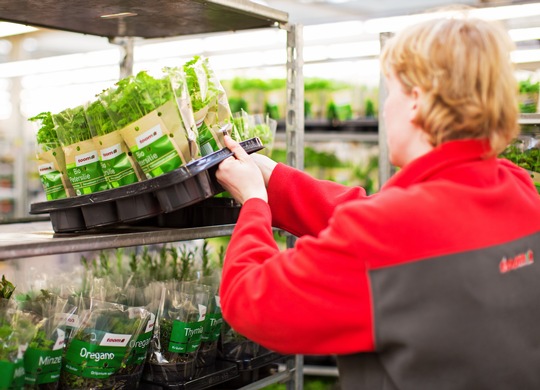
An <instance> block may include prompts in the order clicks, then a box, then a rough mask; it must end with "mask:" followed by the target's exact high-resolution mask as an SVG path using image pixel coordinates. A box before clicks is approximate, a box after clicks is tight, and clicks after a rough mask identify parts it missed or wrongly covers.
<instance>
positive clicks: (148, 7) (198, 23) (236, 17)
mask: <svg viewBox="0 0 540 390" xmlns="http://www.w3.org/2000/svg"><path fill="white" fill-rule="evenodd" d="M106 15H109V17H104V16H106ZM0 20H5V21H8V22H14V23H21V24H27V25H32V26H36V27H44V28H51V29H56V30H64V31H72V32H77V33H83V34H90V35H97V36H103V37H142V38H164V37H174V36H179V35H192V34H203V33H211V32H224V31H236V30H246V29H256V28H265V27H271V26H275V25H276V24H284V23H287V22H288V14H287V13H285V12H282V11H278V10H275V9H273V8H269V7H266V6H263V5H261V4H258V3H254V2H251V1H246V0H175V1H170V0H154V1H139V2H134V1H130V0H93V1H88V0H17V1H13V0H0Z"/></svg>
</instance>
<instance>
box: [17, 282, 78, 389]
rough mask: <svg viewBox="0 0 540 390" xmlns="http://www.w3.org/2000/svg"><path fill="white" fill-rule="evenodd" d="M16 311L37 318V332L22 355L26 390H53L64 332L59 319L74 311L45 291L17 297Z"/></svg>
mask: <svg viewBox="0 0 540 390" xmlns="http://www.w3.org/2000/svg"><path fill="white" fill-rule="evenodd" d="M17 301H18V302H19V308H20V309H21V310H23V311H24V312H27V313H32V314H33V315H35V316H36V318H39V319H40V321H39V323H38V324H37V333H36V335H35V336H34V338H33V339H32V341H31V342H30V344H29V345H28V348H27V350H26V352H25V354H24V367H25V372H26V374H25V384H26V388H28V389H41V390H45V389H51V390H52V389H56V388H57V387H58V381H59V378H60V370H61V368H62V354H63V352H64V346H65V340H66V331H65V328H62V326H63V325H64V324H63V323H62V322H63V318H65V316H66V315H68V316H69V315H71V314H73V313H74V312H75V310H76V307H75V306H73V305H70V304H68V300H67V299H64V298H61V297H59V296H58V295H56V294H54V293H52V292H50V291H48V290H43V289H42V290H40V291H39V292H34V291H30V292H27V293H26V294H21V295H20V296H17Z"/></svg>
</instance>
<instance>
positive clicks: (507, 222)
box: [217, 18, 540, 390]
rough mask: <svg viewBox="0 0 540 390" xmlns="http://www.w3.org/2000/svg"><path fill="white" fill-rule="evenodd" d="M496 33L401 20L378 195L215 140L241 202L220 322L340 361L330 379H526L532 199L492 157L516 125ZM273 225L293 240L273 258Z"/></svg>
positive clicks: (428, 382) (539, 269)
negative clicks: (404, 24) (226, 153)
mask: <svg viewBox="0 0 540 390" xmlns="http://www.w3.org/2000/svg"><path fill="white" fill-rule="evenodd" d="M511 49H512V45H511V42H510V40H509V38H508V35H507V34H506V32H505V31H504V29H502V28H501V27H500V26H498V25H496V24H493V23H491V22H487V21H482V20H476V19H468V18H455V19H437V20H431V21H428V22H424V23H422V24H419V25H416V26H412V27H409V28H408V29H406V30H403V31H402V32H400V33H398V34H396V35H395V36H394V37H393V38H392V39H390V40H389V41H388V42H387V43H386V45H385V47H384V48H383V51H382V54H381V64H382V69H383V71H384V75H385V79H386V88H387V99H386V101H385V104H384V112H383V115H384V119H385V123H386V128H387V143H388V147H389V153H390V161H391V162H392V164H394V165H396V166H398V167H400V168H401V169H400V170H399V172H398V173H397V174H396V175H394V176H393V177H392V178H391V179H390V180H389V181H388V182H387V183H386V184H385V185H384V186H383V188H382V189H381V190H380V191H379V192H378V193H376V194H374V195H372V196H366V193H365V191H364V190H363V189H361V188H348V187H345V186H342V185H339V184H336V183H331V182H325V181H319V180H315V179H313V178H311V177H310V176H308V175H307V174H305V173H303V172H300V171H298V170H295V169H293V168H291V167H287V166H285V165H283V164H276V163H275V162H273V161H272V160H270V159H267V158H264V157H263V156H260V155H252V156H248V155H247V154H246V153H245V152H244V150H243V149H242V148H241V147H240V146H239V145H238V144H237V143H236V142H234V141H232V140H231V139H230V138H228V137H227V141H226V142H227V143H226V145H227V147H228V148H229V149H231V150H232V151H233V152H234V157H230V158H228V159H226V160H224V161H223V162H222V163H221V164H220V167H219V169H218V171H217V178H218V180H219V182H220V183H221V184H222V185H223V187H224V188H225V189H226V190H228V191H229V192H230V193H231V194H232V195H233V196H234V197H235V198H236V199H237V200H238V201H239V202H241V203H242V204H243V207H242V210H241V213H240V216H239V219H238V223H237V226H236V228H235V230H234V232H233V235H232V238H231V241H230V244H229V247H228V249H227V254H226V258H225V263H224V267H223V280H222V285H221V289H220V294H221V304H222V310H223V314H224V318H225V320H226V321H227V322H228V323H229V324H231V326H232V327H233V328H235V329H236V330H237V331H238V332H239V333H241V334H243V335H245V336H246V337H248V338H250V339H252V340H254V341H256V342H258V343H260V344H262V345H264V346H266V347H268V348H270V349H272V350H275V351H279V352H282V353H299V354H336V355H338V357H337V359H338V368H339V372H340V381H341V386H342V389H344V390H345V389H412V390H419V389H429V390H432V389H437V390H442V389H452V390H456V389H465V390H471V389H474V390H481V389H489V390H495V389H540V369H539V368H540V326H538V323H539V322H540V283H539V282H538V281H539V280H540V264H539V262H538V261H536V262H535V258H534V255H535V254H536V257H537V258H538V253H540V197H539V196H538V193H537V192H536V189H535V187H534V185H533V183H532V181H531V179H530V178H529V176H528V175H527V173H526V172H525V171H524V170H522V169H521V168H518V167H516V166H515V165H513V164H512V163H510V162H508V161H506V160H501V159H498V158H497V157H496V156H497V155H498V154H499V153H500V152H501V151H502V150H503V149H504V148H505V146H506V145H507V144H508V143H509V142H510V141H511V140H512V139H514V138H515V137H516V135H517V134H518V131H519V130H518V127H517V118H518V109H517V107H518V105H517V101H516V90H517V82H516V80H515V79H514V76H513V68H512V64H511V62H510V58H509V53H510V50H511ZM272 226H276V227H279V228H281V229H284V230H287V231H289V232H291V233H292V234H294V235H296V236H297V237H298V240H297V241H296V244H295V246H294V248H291V249H288V250H285V251H281V252H280V251H279V249H278V247H277V245H276V243H275V242H274V240H273V234H272V229H271V227H272Z"/></svg>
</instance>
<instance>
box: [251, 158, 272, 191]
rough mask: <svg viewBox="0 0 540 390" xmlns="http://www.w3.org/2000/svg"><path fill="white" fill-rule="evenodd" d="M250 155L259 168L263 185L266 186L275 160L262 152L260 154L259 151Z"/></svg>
mask: <svg viewBox="0 0 540 390" xmlns="http://www.w3.org/2000/svg"><path fill="white" fill-rule="evenodd" d="M250 156H251V158H252V159H253V161H255V164H257V166H258V167H259V169H260V170H261V173H262V175H263V179H264V185H265V186H266V187H268V182H269V181H270V176H272V172H273V171H274V168H275V167H276V165H277V162H275V161H274V160H272V159H271V158H270V157H267V156H265V155H264V154H260V153H252V154H251V155H250Z"/></svg>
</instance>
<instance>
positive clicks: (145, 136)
mask: <svg viewBox="0 0 540 390" xmlns="http://www.w3.org/2000/svg"><path fill="white" fill-rule="evenodd" d="M162 136H163V130H161V126H160V125H159V124H158V125H155V126H154V127H152V128H150V129H149V130H146V131H145V132H144V133H142V134H141V135H139V136H138V137H137V138H135V141H136V142H137V146H138V147H139V149H142V148H144V147H145V146H148V145H150V144H151V143H152V142H154V141H155V140H157V139H159V138H161V137H162Z"/></svg>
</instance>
